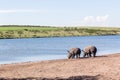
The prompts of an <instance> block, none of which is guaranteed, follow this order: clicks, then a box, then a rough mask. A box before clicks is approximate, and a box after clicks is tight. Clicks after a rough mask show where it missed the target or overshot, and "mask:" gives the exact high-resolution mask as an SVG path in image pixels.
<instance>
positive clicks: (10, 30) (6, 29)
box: [0, 25, 120, 39]
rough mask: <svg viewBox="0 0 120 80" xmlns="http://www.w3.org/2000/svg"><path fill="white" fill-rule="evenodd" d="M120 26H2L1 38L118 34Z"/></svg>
mask: <svg viewBox="0 0 120 80" xmlns="http://www.w3.org/2000/svg"><path fill="white" fill-rule="evenodd" d="M118 34H120V28H108V27H51V26H19V25H6V26H0V38H1V39H6V38H39V37H56V36H59V37H60V36H89V35H118Z"/></svg>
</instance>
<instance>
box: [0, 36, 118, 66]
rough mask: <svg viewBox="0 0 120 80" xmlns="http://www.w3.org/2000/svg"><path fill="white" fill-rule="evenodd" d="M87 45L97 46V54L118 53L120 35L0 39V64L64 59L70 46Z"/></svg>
mask: <svg viewBox="0 0 120 80" xmlns="http://www.w3.org/2000/svg"><path fill="white" fill-rule="evenodd" d="M88 45H94V46H96V47H97V48H98V52H97V55H98V56H99V55H104V54H111V53H119V52H120V35H109V36H79V37H50V38H24V39H0V64H10V63H17V62H28V61H42V60H52V59H66V58H67V55H68V53H67V50H69V49H70V48H72V47H79V48H81V49H84V47H85V46H88ZM81 57H82V53H81Z"/></svg>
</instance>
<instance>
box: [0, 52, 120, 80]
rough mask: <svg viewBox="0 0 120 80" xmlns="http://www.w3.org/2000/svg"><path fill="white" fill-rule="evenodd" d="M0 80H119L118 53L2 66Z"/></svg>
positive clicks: (119, 56) (119, 57) (119, 65)
mask: <svg viewBox="0 0 120 80" xmlns="http://www.w3.org/2000/svg"><path fill="white" fill-rule="evenodd" d="M0 79H2V80H4V79H14V80H15V79H17V80H19V79H23V80H27V79H29V80H32V79H37V80H78V79H79V80H80V79H82V80H86V79H87V80H113V79H114V80H120V53H117V54H110V55H103V56H97V57H96V58H81V59H72V60H68V59H62V60H49V61H40V62H26V63H16V64H4V65H3V64H2V65H0Z"/></svg>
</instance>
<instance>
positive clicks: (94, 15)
mask: <svg viewBox="0 0 120 80" xmlns="http://www.w3.org/2000/svg"><path fill="white" fill-rule="evenodd" d="M119 8H120V0H0V25H40V26H101V27H104V26H106V27H120V9H119Z"/></svg>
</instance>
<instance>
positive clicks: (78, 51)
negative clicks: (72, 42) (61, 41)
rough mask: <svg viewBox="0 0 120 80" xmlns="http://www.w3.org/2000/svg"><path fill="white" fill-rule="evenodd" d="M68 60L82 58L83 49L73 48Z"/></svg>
mask: <svg viewBox="0 0 120 80" xmlns="http://www.w3.org/2000/svg"><path fill="white" fill-rule="evenodd" d="M68 53H69V54H68V59H73V58H80V54H81V49H80V48H71V49H70V50H69V51H68Z"/></svg>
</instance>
